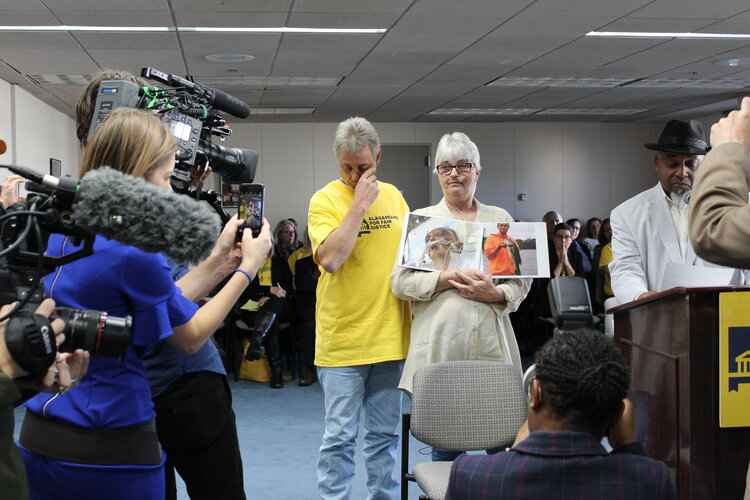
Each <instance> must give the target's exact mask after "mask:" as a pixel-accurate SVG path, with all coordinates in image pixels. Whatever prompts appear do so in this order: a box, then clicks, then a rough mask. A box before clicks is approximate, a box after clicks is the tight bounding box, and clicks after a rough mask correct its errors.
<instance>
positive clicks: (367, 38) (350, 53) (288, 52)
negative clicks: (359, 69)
mask: <svg viewBox="0 0 750 500" xmlns="http://www.w3.org/2000/svg"><path fill="white" fill-rule="evenodd" d="M379 39H380V35H343V36H339V35H297V34H288V33H287V34H285V35H284V37H283V38H282V41H281V46H280V47H279V52H278V55H277V56H276V61H275V62H274V68H273V74H274V75H284V76H290V75H304V76H321V77H323V76H325V77H329V76H330V77H336V76H343V75H346V74H348V73H350V72H351V71H352V70H353V69H354V66H355V65H356V64H357V62H358V61H359V60H360V59H362V58H363V57H364V56H365V54H367V51H369V50H370V49H371V48H372V46H373V45H374V44H375V43H376V42H377V41H378V40H379Z"/></svg>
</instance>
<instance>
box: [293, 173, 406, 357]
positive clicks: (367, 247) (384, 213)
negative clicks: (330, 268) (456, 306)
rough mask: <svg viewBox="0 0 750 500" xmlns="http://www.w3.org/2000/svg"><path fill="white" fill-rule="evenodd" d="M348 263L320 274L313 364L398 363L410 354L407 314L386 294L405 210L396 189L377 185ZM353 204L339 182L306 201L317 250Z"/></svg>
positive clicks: (351, 195)
mask: <svg viewBox="0 0 750 500" xmlns="http://www.w3.org/2000/svg"><path fill="white" fill-rule="evenodd" d="M378 187H379V189H380V191H379V194H378V197H377V199H376V200H375V202H374V203H373V204H372V205H371V206H370V208H369V210H367V213H366V214H365V217H364V219H363V220H362V224H361V226H360V230H359V234H358V235H357V242H356V243H355V244H354V249H353V250H352V253H351V255H349V258H348V259H347V260H346V262H344V265H342V266H341V267H340V268H339V269H338V271H336V272H335V273H329V272H326V271H325V270H324V269H322V268H321V275H320V279H319V281H318V289H317V305H316V310H315V320H316V341H315V364H316V365H317V366H323V367H340V366H357V365H366V364H371V363H381V362H385V361H395V360H401V359H404V358H405V357H406V353H407V350H408V348H409V331H410V326H411V325H410V323H411V314H410V310H409V305H408V303H407V302H404V301H401V300H399V299H397V298H396V297H395V296H394V295H393V293H391V272H392V271H393V265H394V263H395V262H396V255H397V253H398V247H399V242H400V240H401V228H402V224H403V223H404V220H405V217H406V214H407V213H408V212H409V206H408V205H407V204H406V201H405V200H404V197H403V196H402V195H401V193H400V192H399V190H398V189H396V187H394V186H393V185H391V184H387V183H384V182H378ZM353 201H354V190H353V189H352V188H350V187H349V186H347V185H346V184H344V183H343V182H342V181H341V180H335V181H333V182H329V183H328V184H327V185H326V186H325V187H324V188H323V189H321V190H320V191H318V192H317V193H315V194H314V195H313V197H312V199H311V200H310V209H309V211H308V224H307V226H308V230H309V232H310V240H311V241H312V248H313V255H314V256H315V260H316V262H317V252H318V247H319V246H320V245H321V243H323V242H324V241H325V239H326V238H328V235H329V234H331V233H332V232H333V231H334V230H335V229H337V228H338V227H339V226H340V225H341V223H342V222H343V220H344V217H345V216H346V214H347V212H348V211H349V208H350V207H351V205H352V202H353Z"/></svg>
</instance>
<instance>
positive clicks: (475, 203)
mask: <svg viewBox="0 0 750 500" xmlns="http://www.w3.org/2000/svg"><path fill="white" fill-rule="evenodd" d="M481 171H482V165H481V163H480V158H479V150H478V149H477V146H476V144H474V143H473V142H472V141H471V139H469V137H468V136H466V134H463V133H461V132H454V133H452V134H446V135H444V136H443V137H442V138H441V139H440V142H439V143H438V146H437V150H436V152H435V174H437V177H438V182H439V183H440V188H441V189H442V191H443V199H442V200H441V201H440V202H439V203H438V204H437V205H433V206H431V207H427V208H422V209H419V210H417V211H416V212H417V213H419V214H421V215H429V216H440V217H450V218H452V219H459V220H465V221H470V222H483V223H487V222H490V223H498V227H499V226H506V232H507V223H509V222H513V218H512V217H511V216H510V214H509V213H508V212H506V211H505V210H504V209H502V208H499V207H493V206H491V205H484V204H482V203H480V202H479V200H477V199H476V197H475V193H476V189H477V182H478V181H479V178H480V174H481ZM503 223H505V224H503ZM530 285H531V280H530V279H509V280H501V281H499V282H498V283H494V282H493V280H492V276H491V275H489V274H487V273H483V272H481V271H479V270H459V269H451V268H448V269H445V270H443V271H430V272H425V271H415V270H412V269H405V268H401V267H398V266H397V267H396V268H395V269H394V271H393V279H392V286H393V293H394V294H396V296H398V297H400V298H402V299H403V300H411V301H412V303H413V311H414V315H413V316H414V319H413V323H412V329H411V345H410V346H409V356H408V357H407V358H406V365H405V366H404V373H403V375H402V377H401V382H400V383H399V387H400V388H401V389H404V390H405V391H407V392H409V393H411V389H412V379H413V377H414V373H415V372H416V371H417V370H418V369H420V368H422V367H424V366H427V365H430V364H433V363H438V362H440V361H455V360H469V359H484V360H496V361H501V362H506V363H507V362H511V363H513V365H514V366H515V368H516V369H517V372H516V373H517V375H518V377H519V378H520V377H521V375H522V371H521V358H520V355H519V352H518V346H517V344H516V339H515V336H514V334H513V326H512V325H511V323H510V318H509V317H508V313H509V312H512V311H515V310H516V308H518V305H519V304H520V303H521V301H522V300H523V299H524V298H525V297H526V294H527V293H528V291H529V286H530ZM458 454H459V453H457V452H449V451H444V450H439V449H433V451H432V459H433V460H436V461H450V460H453V459H454V458H455V457H456V456H457V455H458Z"/></svg>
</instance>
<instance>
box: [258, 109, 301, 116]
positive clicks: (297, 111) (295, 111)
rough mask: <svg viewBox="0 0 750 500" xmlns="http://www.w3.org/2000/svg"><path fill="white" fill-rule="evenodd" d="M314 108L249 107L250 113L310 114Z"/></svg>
mask: <svg viewBox="0 0 750 500" xmlns="http://www.w3.org/2000/svg"><path fill="white" fill-rule="evenodd" d="M314 111H315V108H251V109H250V114H251V115H311V114H313V112H314Z"/></svg>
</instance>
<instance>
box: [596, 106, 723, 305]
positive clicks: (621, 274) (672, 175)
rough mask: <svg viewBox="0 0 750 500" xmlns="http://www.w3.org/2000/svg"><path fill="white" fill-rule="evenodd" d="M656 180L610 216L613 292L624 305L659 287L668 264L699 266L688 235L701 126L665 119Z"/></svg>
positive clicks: (703, 148)
mask: <svg viewBox="0 0 750 500" xmlns="http://www.w3.org/2000/svg"><path fill="white" fill-rule="evenodd" d="M645 147H646V148H647V149H651V150H654V151H656V156H655V158H654V164H655V168H656V175H657V177H658V179H659V183H658V184H657V185H656V186H654V187H653V188H651V189H648V190H646V191H643V192H642V193H639V194H637V195H635V196H634V197H632V198H630V199H629V200H627V201H625V202H623V203H622V204H621V205H619V206H618V207H616V208H615V209H614V210H613V211H612V214H611V216H610V222H611V224H612V252H613V254H614V260H613V261H612V263H611V264H610V265H609V270H610V275H611V277H612V291H613V292H614V294H615V297H616V298H617V302H618V303H620V304H623V303H625V302H630V301H633V300H637V299H643V298H646V297H648V296H649V295H653V294H655V293H656V292H658V291H659V290H661V289H662V280H663V278H664V271H665V269H666V267H667V264H668V263H671V262H674V263H680V264H687V265H699V266H703V265H706V263H705V262H704V261H703V260H701V259H700V258H698V257H697V256H696V255H695V251H694V250H693V247H692V245H691V244H690V240H689V238H688V203H689V201H690V191H691V190H692V187H693V174H694V172H695V170H696V169H697V168H698V166H699V165H700V163H701V161H702V160H703V155H705V154H706V153H707V152H708V150H709V149H710V148H709V145H708V141H707V140H706V134H705V131H704V129H703V125H702V124H701V123H700V122H697V121H694V120H691V121H689V122H684V121H679V120H670V121H669V122H668V123H667V124H666V126H665V127H664V130H663V131H662V133H661V135H660V136H659V141H658V142H657V143H656V144H646V145H645Z"/></svg>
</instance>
